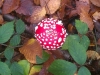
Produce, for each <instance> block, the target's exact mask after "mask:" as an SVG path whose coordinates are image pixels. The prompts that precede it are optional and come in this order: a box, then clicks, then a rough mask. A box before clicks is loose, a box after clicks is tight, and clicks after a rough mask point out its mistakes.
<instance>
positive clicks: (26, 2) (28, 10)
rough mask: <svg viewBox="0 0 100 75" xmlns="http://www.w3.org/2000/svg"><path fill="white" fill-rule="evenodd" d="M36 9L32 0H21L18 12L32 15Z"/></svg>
mask: <svg viewBox="0 0 100 75" xmlns="http://www.w3.org/2000/svg"><path fill="white" fill-rule="evenodd" d="M33 10H34V5H33V3H32V2H31V1H30V0H21V3H20V6H19V7H18V9H16V12H17V13H19V14H23V15H31V14H32V12H33Z"/></svg>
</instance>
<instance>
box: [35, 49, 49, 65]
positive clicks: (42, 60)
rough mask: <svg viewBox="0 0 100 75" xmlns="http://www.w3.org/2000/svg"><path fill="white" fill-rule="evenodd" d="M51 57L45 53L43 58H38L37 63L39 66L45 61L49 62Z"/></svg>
mask: <svg viewBox="0 0 100 75" xmlns="http://www.w3.org/2000/svg"><path fill="white" fill-rule="evenodd" d="M49 57H50V55H49V54H48V53H47V52H45V51H43V54H42V58H40V57H39V56H36V62H37V64H41V63H44V62H45V61H47V60H48V59H49Z"/></svg>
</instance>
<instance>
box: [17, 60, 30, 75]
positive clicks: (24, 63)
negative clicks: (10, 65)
mask: <svg viewBox="0 0 100 75" xmlns="http://www.w3.org/2000/svg"><path fill="white" fill-rule="evenodd" d="M18 64H19V65H20V66H21V67H22V68H23V70H24V75H28V74H29V70H30V63H29V62H28V61H27V60H20V61H19V62H18Z"/></svg>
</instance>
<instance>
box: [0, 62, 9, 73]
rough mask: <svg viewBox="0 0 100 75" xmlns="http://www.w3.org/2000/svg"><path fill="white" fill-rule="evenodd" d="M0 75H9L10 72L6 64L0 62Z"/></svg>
mask: <svg viewBox="0 0 100 75" xmlns="http://www.w3.org/2000/svg"><path fill="white" fill-rule="evenodd" d="M0 75H11V71H10V69H9V68H8V66H7V64H5V63H3V62H0Z"/></svg>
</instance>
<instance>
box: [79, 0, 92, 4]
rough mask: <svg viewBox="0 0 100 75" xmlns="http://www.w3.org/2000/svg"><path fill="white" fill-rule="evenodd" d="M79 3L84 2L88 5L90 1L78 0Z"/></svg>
mask: <svg viewBox="0 0 100 75" xmlns="http://www.w3.org/2000/svg"><path fill="white" fill-rule="evenodd" d="M79 1H82V2H86V3H87V4H90V0H79Z"/></svg>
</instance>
